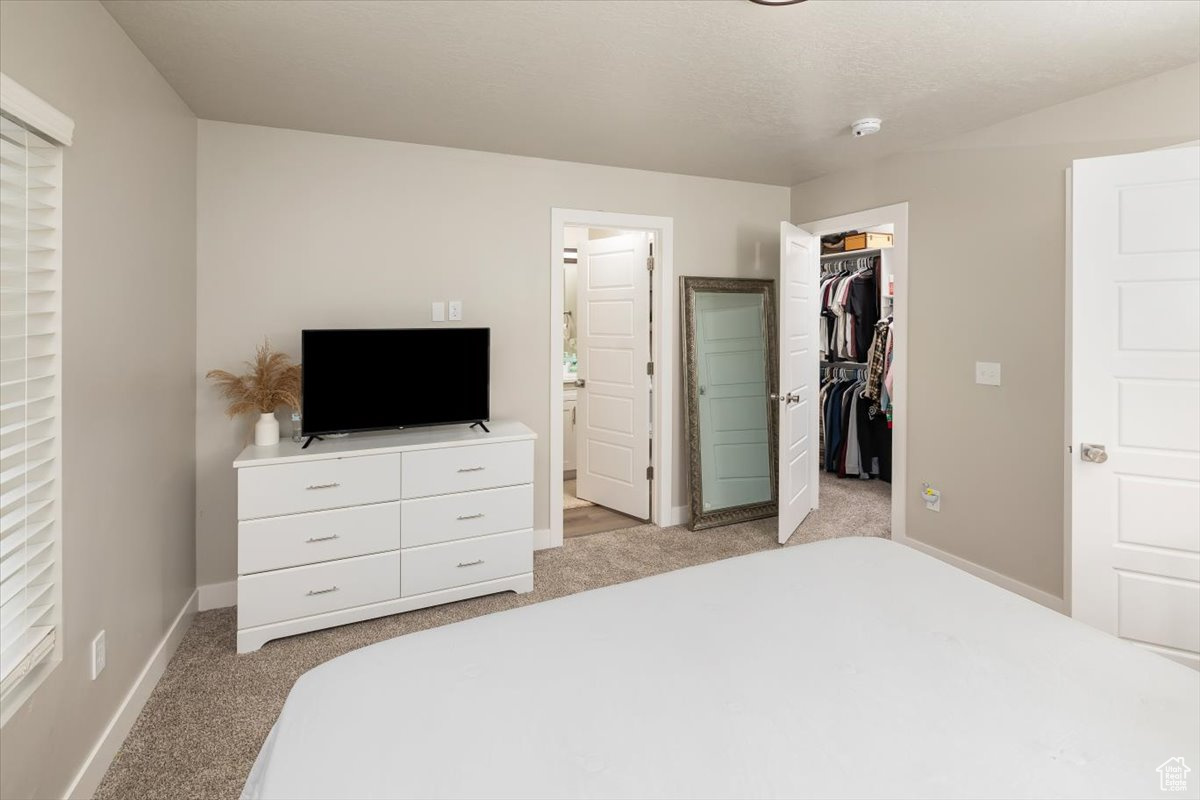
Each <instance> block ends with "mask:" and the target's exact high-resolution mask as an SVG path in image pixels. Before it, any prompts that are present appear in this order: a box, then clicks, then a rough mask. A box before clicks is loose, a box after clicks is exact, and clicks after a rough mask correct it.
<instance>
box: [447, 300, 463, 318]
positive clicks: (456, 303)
mask: <svg viewBox="0 0 1200 800" xmlns="http://www.w3.org/2000/svg"><path fill="white" fill-rule="evenodd" d="M461 319H462V300H451V301H450V321H451V322H458V321H459V320H461Z"/></svg>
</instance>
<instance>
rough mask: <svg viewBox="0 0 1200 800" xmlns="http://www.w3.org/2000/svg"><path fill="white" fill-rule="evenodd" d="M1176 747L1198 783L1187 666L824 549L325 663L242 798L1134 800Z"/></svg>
mask: <svg viewBox="0 0 1200 800" xmlns="http://www.w3.org/2000/svg"><path fill="white" fill-rule="evenodd" d="M1176 756H1182V757H1183V758H1184V759H1185V761H1186V763H1187V764H1188V765H1189V766H1190V767H1191V768H1192V769H1194V770H1200V675H1198V674H1197V673H1196V672H1194V671H1192V670H1190V669H1188V668H1186V667H1184V666H1182V665H1180V664H1177V663H1175V662H1172V661H1169V660H1168V659H1166V658H1162V657H1160V656H1157V655H1154V654H1151V653H1148V652H1145V651H1144V650H1141V649H1139V648H1138V647H1136V646H1134V645H1132V644H1128V643H1126V642H1122V641H1119V640H1117V639H1114V638H1113V637H1111V636H1108V635H1105V634H1103V633H1100V632H1098V631H1095V630H1092V629H1091V628H1088V627H1086V626H1084V625H1082V624H1078V623H1076V622H1074V621H1072V620H1070V619H1068V618H1066V617H1064V616H1061V615H1060V614H1057V613H1055V612H1052V611H1049V610H1048V609H1045V608H1042V607H1041V606H1038V605H1036V604H1035V603H1032V602H1030V601H1028V600H1025V599H1024V598H1022V597H1019V596H1017V595H1015V594H1011V593H1009V592H1007V591H1004V590H1002V589H999V588H997V587H995V586H993V585H991V584H989V583H986V582H984V581H982V580H979V579H977V578H975V577H973V576H971V575H968V574H967V573H964V572H961V571H959V570H957V569H954V568H953V567H950V566H947V565H945V564H943V563H941V562H940V561H937V560H936V559H933V558H930V557H929V556H926V555H923V554H921V553H918V552H915V551H913V550H911V549H909V548H906V547H903V546H901V545H897V544H894V543H892V542H889V541H885V540H879V539H839V540H834V541H827V542H819V543H816V544H806V545H802V546H799V547H791V548H787V549H781V550H776V551H771V552H764V553H758V554H755V555H751V556H745V557H742V558H734V559H729V560H726V561H720V562H717V563H713V564H707V565H704V566H698V567H692V568H690V569H685V570H681V571H678V572H671V573H667V574H664V575H658V576H655V577H652V578H647V579H644V580H639V581H635V582H633V583H627V584H622V585H619V586H613V587H610V588H607V589H599V590H596V591H590V592H584V593H581V594H577V595H572V596H569V597H564V598H562V599H559V600H553V601H550V602H545V603H538V604H534V605H530V606H527V607H524V608H520V609H515V610H512V611H505V612H501V613H497V614H492V615H490V616H485V617H479V618H476V619H471V620H467V621H465V622H459V623H456V624H453V625H447V626H444V627H441V628H436V629H433V630H429V631H424V632H421V633H414V634H410V635H407V636H401V637H399V638H397V639H393V640H391V641H388V642H382V643H380V644H376V645H373V646H371V647H367V648H364V649H362V650H358V651H356V652H353V653H349V654H347V655H344V656H341V657H340V658H337V659H334V660H333V661H330V662H329V663H327V664H324V665H322V666H320V667H318V668H316V669H314V670H312V671H311V672H308V673H307V674H305V675H304V676H303V677H301V678H300V680H299V681H298V682H297V683H296V686H295V687H294V688H293V689H292V692H291V695H290V696H289V697H288V700H287V703H286V704H285V705H284V708H283V712H282V714H281V715H280V717H279V721H278V722H277V724H276V726H275V729H274V730H273V731H272V733H271V736H270V738H268V740H267V742H266V744H265V745H264V746H263V749H262V752H261V753H260V755H259V759H258V762H257V764H256V765H255V767H254V771H253V773H252V774H251V776H250V779H249V781H248V782H247V784H246V788H245V793H244V795H243V797H245V798H249V799H251V800H284V799H285V798H286V800H298V799H299V798H364V799H365V798H401V797H404V798H440V797H470V798H487V797H506V798H585V797H586V798H605V797H621V798H658V797H694V798H704V797H719V798H732V797H867V796H882V797H997V798H1018V797H1088V798H1101V797H1147V796H1153V795H1157V794H1158V780H1159V778H1158V773H1157V772H1156V771H1155V769H1156V767H1158V766H1159V765H1160V764H1162V763H1163V762H1165V761H1166V760H1167V759H1169V758H1173V757H1176ZM1191 777H1192V778H1193V780H1191V781H1189V782H1190V783H1191V784H1192V786H1189V791H1188V792H1187V793H1185V794H1184V795H1183V796H1193V797H1194V796H1196V791H1195V789H1196V787H1200V771H1197V772H1193V773H1192V776H1191ZM1175 796H1176V797H1178V796H1180V795H1179V794H1176V795H1175Z"/></svg>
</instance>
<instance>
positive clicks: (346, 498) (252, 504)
mask: <svg viewBox="0 0 1200 800" xmlns="http://www.w3.org/2000/svg"><path fill="white" fill-rule="evenodd" d="M399 499H400V455H399V454H389V455H379V456H357V457H355V458H332V459H326V460H319V461H304V462H299V463H295V464H272V465H269V466H265V467H246V468H243V469H239V470H238V519H257V518H260V517H274V516H278V515H280V514H298V513H300V512H303V511H320V510H321V509H326V508H344V507H346V506H358V505H363V504H364V503H383V502H387V501H389V500H399Z"/></svg>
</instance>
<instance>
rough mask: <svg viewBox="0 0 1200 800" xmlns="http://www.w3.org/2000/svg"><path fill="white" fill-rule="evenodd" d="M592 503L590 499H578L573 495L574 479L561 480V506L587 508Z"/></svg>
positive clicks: (565, 507)
mask: <svg viewBox="0 0 1200 800" xmlns="http://www.w3.org/2000/svg"><path fill="white" fill-rule="evenodd" d="M590 505H592V501H591V500H580V499H579V498H578V497H576V496H575V481H574V480H569V481H563V508H564V509H567V510H569V509H572V508H587V507H588V506H590Z"/></svg>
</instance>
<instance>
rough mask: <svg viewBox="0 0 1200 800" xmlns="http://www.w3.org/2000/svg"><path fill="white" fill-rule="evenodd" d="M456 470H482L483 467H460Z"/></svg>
mask: <svg viewBox="0 0 1200 800" xmlns="http://www.w3.org/2000/svg"><path fill="white" fill-rule="evenodd" d="M458 471H459V472H482V471H483V467H462V468H460V469H459V470H458Z"/></svg>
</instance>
